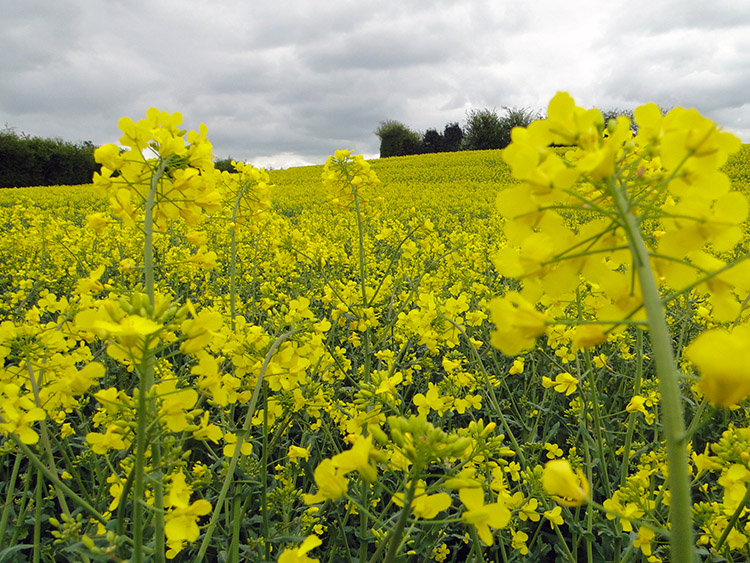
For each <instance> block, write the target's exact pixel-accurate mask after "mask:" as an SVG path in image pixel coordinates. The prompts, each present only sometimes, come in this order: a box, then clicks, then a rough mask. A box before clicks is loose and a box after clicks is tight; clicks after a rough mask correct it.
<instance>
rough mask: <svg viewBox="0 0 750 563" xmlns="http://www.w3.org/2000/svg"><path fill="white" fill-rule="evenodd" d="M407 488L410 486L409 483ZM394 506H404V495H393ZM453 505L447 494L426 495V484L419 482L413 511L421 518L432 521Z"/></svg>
mask: <svg viewBox="0 0 750 563" xmlns="http://www.w3.org/2000/svg"><path fill="white" fill-rule="evenodd" d="M407 487H409V484H408V483H407ZM393 504H395V505H397V506H404V493H396V494H395V495H393ZM450 505H451V497H450V495H449V494H447V493H437V494H434V495H428V494H425V488H424V482H423V481H421V480H420V481H419V483H418V484H417V487H416V489H415V490H414V498H413V499H412V502H411V509H412V511H413V512H414V514H416V515H417V516H419V517H420V518H425V519H427V520H431V519H433V518H435V516H437V515H438V514H439V513H440V512H442V511H443V510H445V509H446V508H448V507H449V506H450Z"/></svg>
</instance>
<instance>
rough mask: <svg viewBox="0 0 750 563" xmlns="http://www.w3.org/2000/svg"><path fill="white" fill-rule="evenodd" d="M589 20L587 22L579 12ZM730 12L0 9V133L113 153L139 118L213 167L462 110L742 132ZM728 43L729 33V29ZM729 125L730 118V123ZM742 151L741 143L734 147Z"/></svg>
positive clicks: (230, 0) (439, 122)
mask: <svg viewBox="0 0 750 563" xmlns="http://www.w3.org/2000/svg"><path fill="white" fill-rule="evenodd" d="M594 6H595V7H594ZM749 9H750V6H748V7H745V3H740V2H730V1H729V0H718V1H717V2H714V3H710V4H709V3H703V2H699V1H698V0H692V1H690V0H681V1H680V2H677V1H676V0H669V1H667V2H658V3H657V2H653V1H651V0H631V1H630V2H627V3H626V2H624V0H620V1H619V2H615V3H613V4H612V7H609V5H602V6H600V5H599V4H596V3H594V2H593V1H592V0H572V2H567V3H563V4H561V3H559V2H557V1H556V0H539V2H534V3H519V2H511V1H510V0H466V1H464V2H460V3H457V2H454V1H452V0H440V1H437V2H430V3H425V2H421V1H417V0H412V1H406V0H380V1H379V2H375V1H371V0H367V1H365V0H359V1H354V0H339V1H338V2H335V3H334V2H320V1H312V0H310V1H304V2H303V1H300V0H278V1H275V2H246V1H242V0H226V1H225V2H222V3H221V4H220V5H219V4H218V3H214V2H207V1H203V0H160V1H158V2H154V1H152V0H111V1H107V2H91V1H85V0H71V1H69V2H59V1H52V0H27V1H26V2H19V1H17V0H0V12H1V13H3V17H4V25H3V27H2V28H0V49H2V52H3V53H4V56H3V57H2V59H0V124H2V123H6V122H7V123H9V124H10V125H11V126H15V127H18V128H19V129H22V130H24V131H26V132H28V133H31V134H34V135H40V136H61V137H63V138H66V139H70V140H84V139H88V140H92V141H93V142H95V143H105V142H114V141H116V140H117V138H118V137H119V135H120V133H119V130H118V129H117V121H118V119H119V118H120V117H121V116H123V115H129V116H131V117H133V118H135V119H137V118H140V117H142V116H143V115H144V114H145V111H146V109H147V108H148V107H150V106H156V107H159V108H160V109H166V110H168V111H181V112H182V113H183V115H184V117H185V125H186V127H189V128H197V127H198V125H199V123H201V122H204V123H206V125H207V126H208V129H209V137H210V138H211V140H212V142H213V144H214V148H215V152H216V154H217V155H219V156H226V155H230V154H231V155H232V156H235V157H242V158H247V159H251V160H253V159H255V158H256V157H257V158H261V157H263V158H267V159H268V162H272V161H273V162H275V163H276V164H275V165H278V163H280V162H284V161H287V162H322V160H323V159H325V157H326V156H327V155H328V154H330V153H331V152H332V151H333V150H335V149H338V148H352V149H354V150H356V151H358V152H363V153H367V154H373V153H374V154H376V153H377V150H378V142H377V138H376V137H375V135H374V129H375V128H376V127H377V125H378V123H379V122H380V121H381V120H384V119H389V118H390V119H398V120H401V121H403V122H404V123H406V124H407V125H409V126H410V127H412V128H414V129H417V130H424V129H426V128H429V127H435V128H442V127H443V126H444V125H445V124H446V123H448V122H451V121H459V122H461V123H463V122H464V120H465V110H466V108H469V107H480V108H481V107H496V108H498V109H500V108H501V107H502V106H512V105H516V106H525V107H530V108H533V109H542V108H543V107H544V106H546V103H547V101H548V100H549V98H550V97H551V96H552V95H553V94H554V92H555V91H556V90H558V89H568V90H569V91H570V92H571V93H572V94H574V96H575V97H576V99H577V100H578V101H579V103H583V104H585V105H586V104H587V105H596V106H598V107H618V106H619V107H633V106H634V105H637V104H640V103H644V102H646V101H656V102H657V103H660V104H662V105H674V104H681V105H695V106H697V107H698V108H699V109H700V110H701V111H704V112H707V113H709V114H710V115H711V117H713V118H714V119H717V120H726V122H725V123H726V125H727V126H730V124H731V127H733V128H734V130H736V131H740V132H741V131H745V134H747V132H748V131H750V116H748V112H747V105H744V106H743V104H747V100H748V97H747V95H746V88H747V86H746V85H747V84H748V83H750V77H748V72H749V69H750V59H749V58H748V57H749V56H750V55H749V54H750V43H748V40H747V39H744V38H745V37H750V29H749V28H748V27H747V24H748V20H749V19H750V18H749V17H748V10H749ZM743 26H745V27H744V28H743ZM743 108H744V109H743ZM745 140H750V137H745Z"/></svg>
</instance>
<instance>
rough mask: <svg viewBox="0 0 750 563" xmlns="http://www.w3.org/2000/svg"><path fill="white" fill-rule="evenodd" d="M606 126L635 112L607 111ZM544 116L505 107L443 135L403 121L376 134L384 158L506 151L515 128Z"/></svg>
mask: <svg viewBox="0 0 750 563" xmlns="http://www.w3.org/2000/svg"><path fill="white" fill-rule="evenodd" d="M602 115H603V116H604V121H605V123H606V122H607V121H609V120H610V119H615V118H617V117H618V116H620V115H625V116H627V117H629V118H630V121H631V123H633V112H632V110H621V109H611V110H603V111H602ZM542 117H543V116H542V113H541V112H538V111H534V110H531V109H527V108H508V107H504V108H503V112H502V113H498V112H497V110H496V109H489V108H484V109H471V110H469V111H468V112H467V113H466V125H465V126H464V127H463V128H462V127H460V126H459V124H458V123H456V122H453V123H448V124H447V125H446V126H445V128H444V129H443V132H442V133H440V132H439V131H438V130H437V129H427V130H426V131H425V132H424V133H421V134H420V133H418V132H417V131H414V130H413V129H411V128H409V127H408V126H406V125H404V124H403V123H401V122H400V121H395V120H392V119H389V120H386V121H382V122H381V123H380V125H379V126H378V128H377V129H376V130H375V134H376V135H377V136H378V138H379V139H380V158H386V157H389V156H405V155H410V154H425V153H433V152H452V151H462V150H487V149H503V148H505V147H507V146H508V145H509V144H510V133H511V131H512V130H513V128H514V127H528V126H529V124H531V123H532V122H533V121H536V120H537V119H542Z"/></svg>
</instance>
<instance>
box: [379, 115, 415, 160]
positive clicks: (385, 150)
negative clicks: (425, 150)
mask: <svg viewBox="0 0 750 563" xmlns="http://www.w3.org/2000/svg"><path fill="white" fill-rule="evenodd" d="M375 134H376V135H377V136H378V137H380V158H386V157H389V156H404V155H408V154H419V153H421V152H422V138H421V137H420V136H419V133H417V132H415V131H412V130H411V129H409V128H408V127H407V126H406V125H404V124H403V123H401V122H399V121H394V120H391V119H389V120H387V121H382V122H381V123H380V125H379V126H378V128H377V129H376V130H375Z"/></svg>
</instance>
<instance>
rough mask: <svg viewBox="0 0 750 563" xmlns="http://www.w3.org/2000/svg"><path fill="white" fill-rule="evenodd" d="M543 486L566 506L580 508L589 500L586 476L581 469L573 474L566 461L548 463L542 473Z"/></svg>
mask: <svg viewBox="0 0 750 563" xmlns="http://www.w3.org/2000/svg"><path fill="white" fill-rule="evenodd" d="M542 486H543V487H544V490H545V491H546V492H547V493H548V494H549V495H551V496H552V497H553V498H554V499H555V500H556V501H557V502H559V503H560V504H562V505H565V506H580V505H582V504H584V503H585V502H586V501H587V500H588V498H589V492H590V487H589V482H588V480H587V479H586V476H585V475H584V474H583V472H582V471H581V470H580V469H579V470H578V471H577V472H576V473H573V469H572V468H571V467H570V463H569V462H568V461H567V460H564V459H556V460H552V461H548V462H547V464H546V465H545V466H544V472H543V473H542ZM545 515H546V513H545Z"/></svg>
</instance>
